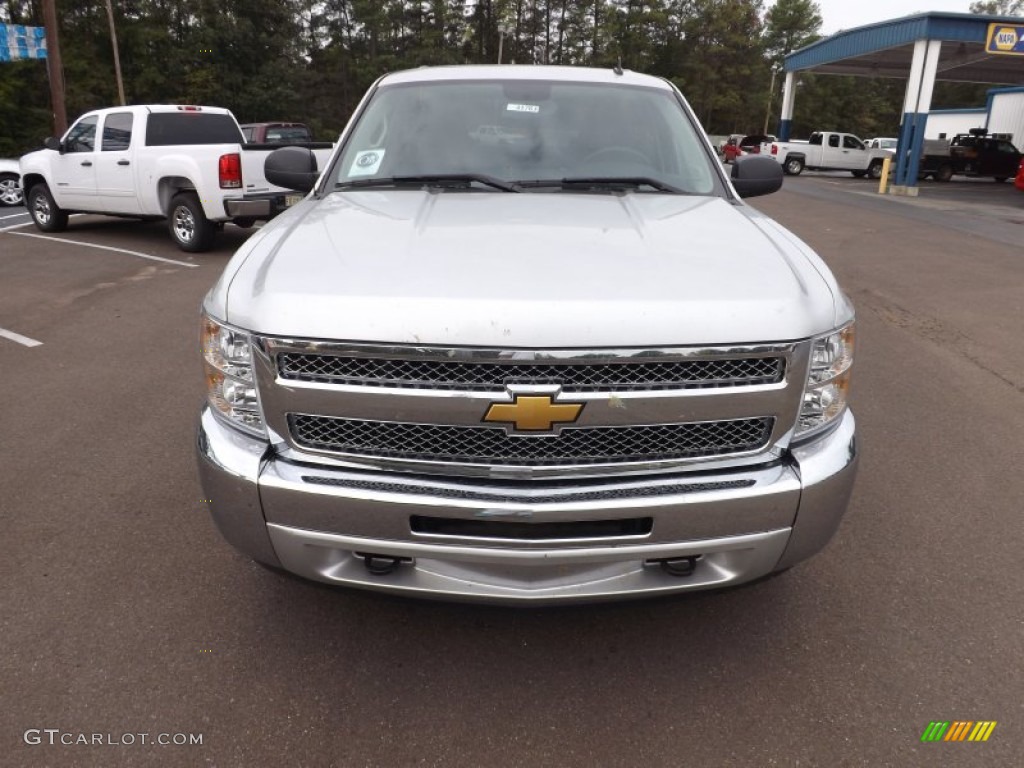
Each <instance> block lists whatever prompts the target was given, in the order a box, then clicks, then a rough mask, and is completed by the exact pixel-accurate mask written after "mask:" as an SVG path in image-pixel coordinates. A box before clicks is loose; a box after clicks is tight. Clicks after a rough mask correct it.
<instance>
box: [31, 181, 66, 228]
mask: <svg viewBox="0 0 1024 768" xmlns="http://www.w3.org/2000/svg"><path fill="white" fill-rule="evenodd" d="M28 212H29V213H30V214H31V215H32V221H34V222H35V225H36V226H37V227H38V228H39V229H41V230H43V232H63V231H64V230H65V229H67V226H68V215H67V213H65V212H64V211H63V210H61V208H60V206H58V205H57V203H55V202H54V200H53V195H51V194H50V188H49V187H47V186H46V185H45V184H36V185H35V186H34V187H32V189H30V190H29V191H28Z"/></svg>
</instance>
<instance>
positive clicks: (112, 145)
mask: <svg viewBox="0 0 1024 768" xmlns="http://www.w3.org/2000/svg"><path fill="white" fill-rule="evenodd" d="M131 143H132V113H131V112H114V113H113V114H110V115H107V119H106V121H105V122H104V123H103V145H102V150H103V151H104V152H120V151H123V150H126V149H128V147H129V146H130V145H131Z"/></svg>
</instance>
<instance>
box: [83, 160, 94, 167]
mask: <svg viewBox="0 0 1024 768" xmlns="http://www.w3.org/2000/svg"><path fill="white" fill-rule="evenodd" d="M82 165H84V166H86V167H89V166H90V165H92V163H90V162H89V161H88V160H83V161H82Z"/></svg>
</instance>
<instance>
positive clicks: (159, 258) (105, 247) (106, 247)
mask: <svg viewBox="0 0 1024 768" xmlns="http://www.w3.org/2000/svg"><path fill="white" fill-rule="evenodd" d="M18 226H21V225H18ZM13 228H14V227H7V228H6V229H3V230H0V232H7V231H8V230H11V229H13ZM10 234H12V235H18V236H19V237H38V238H39V239H40V240H52V241H53V242H55V243H66V244H68V245H84V246H85V247H86V248H99V249H101V250H104V251H114V252H115V253H127V254H128V255H129V256H138V257H139V258H140V259H149V260H150V261H162V262H164V263H165V264H176V265H177V266H179V267H189V268H194V267H198V266H199V265H198V264H190V263H189V262H187V261H177V260H175V259H165V258H164V257H163V256H153V255H151V254H148V253H140V252H139V251H129V250H128V249H127V248H114V247H112V246H109V245H97V244H96V243H86V242H83V241H81V240H68V239H66V238H63V237H50V236H49V235H37V234H35V233H33V232H11V233H10Z"/></svg>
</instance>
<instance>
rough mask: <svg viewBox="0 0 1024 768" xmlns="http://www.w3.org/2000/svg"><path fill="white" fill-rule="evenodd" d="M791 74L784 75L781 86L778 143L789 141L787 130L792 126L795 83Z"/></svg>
mask: <svg viewBox="0 0 1024 768" xmlns="http://www.w3.org/2000/svg"><path fill="white" fill-rule="evenodd" d="M794 74H795V73H793V72H787V73H786V82H785V83H783V85H782V114H781V115H779V141H789V129H790V127H791V126H792V124H793V106H794V104H795V101H796V83H795V82H794V79H795V78H794Z"/></svg>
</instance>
